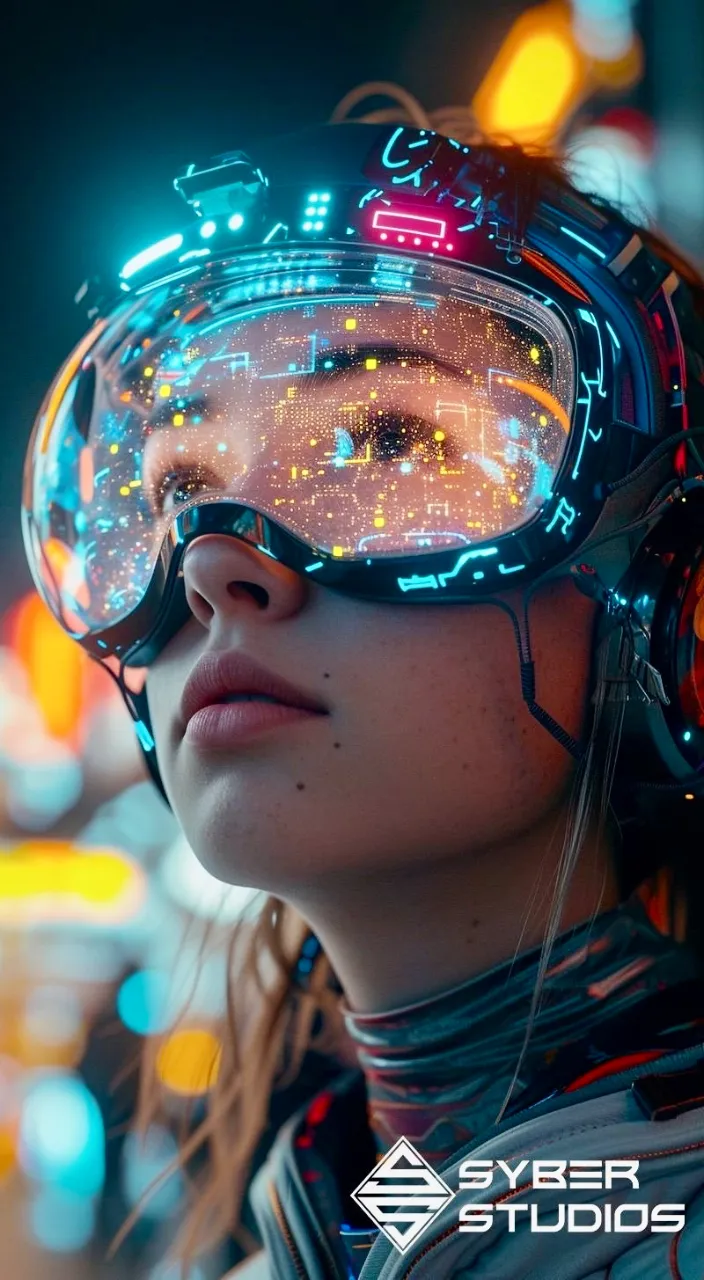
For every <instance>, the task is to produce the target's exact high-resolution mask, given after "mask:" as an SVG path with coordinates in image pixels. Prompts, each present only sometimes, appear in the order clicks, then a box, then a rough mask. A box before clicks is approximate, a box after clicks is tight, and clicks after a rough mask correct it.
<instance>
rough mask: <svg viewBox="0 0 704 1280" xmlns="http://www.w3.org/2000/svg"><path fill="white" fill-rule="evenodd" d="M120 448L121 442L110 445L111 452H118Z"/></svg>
mask: <svg viewBox="0 0 704 1280" xmlns="http://www.w3.org/2000/svg"><path fill="white" fill-rule="evenodd" d="M119 448H120V446H119V444H111V445H110V452H111V453H117V451H118V449H119Z"/></svg>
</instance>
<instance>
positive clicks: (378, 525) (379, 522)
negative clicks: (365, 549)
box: [374, 516, 386, 529]
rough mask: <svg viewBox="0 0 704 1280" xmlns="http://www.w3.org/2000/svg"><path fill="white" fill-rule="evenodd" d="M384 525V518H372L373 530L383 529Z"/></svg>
mask: <svg viewBox="0 0 704 1280" xmlns="http://www.w3.org/2000/svg"><path fill="white" fill-rule="evenodd" d="M385 524H386V520H385V519H384V517H383V516H375V517H374V528H375V529H383V528H384V525H385Z"/></svg>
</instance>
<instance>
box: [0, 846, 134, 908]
mask: <svg viewBox="0 0 704 1280" xmlns="http://www.w3.org/2000/svg"><path fill="white" fill-rule="evenodd" d="M144 892H145V878H144V873H143V872H142V870H141V868H140V867H138V866H137V865H136V864H135V863H133V862H132V861H131V859H129V858H127V857H126V856H125V855H124V854H122V853H119V852H116V851H113V850H109V849H108V850H106V849H89V848H83V847H82V846H80V845H72V844H71V843H70V841H64V840H49V839H47V840H44V841H40V840H36V841H32V840H28V841H24V842H22V843H21V844H19V845H16V846H15V847H14V848H12V849H10V850H8V849H5V850H4V851H3V857H2V859H0V923H3V924H22V925H26V924H28V923H30V922H32V921H37V920H64V921H89V922H92V923H99V922H101V921H102V922H106V923H107V922H115V921H125V920H130V919H132V918H133V916H134V915H135V913H136V911H138V910H139V908H140V907H141V905H142V902H143V900H144Z"/></svg>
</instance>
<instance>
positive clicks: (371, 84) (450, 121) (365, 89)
mask: <svg viewBox="0 0 704 1280" xmlns="http://www.w3.org/2000/svg"><path fill="white" fill-rule="evenodd" d="M372 97H386V98H392V99H393V101H394V102H396V103H397V106H395V107H380V108H379V109H378V110H375V111H368V112H365V113H364V115H362V116H357V117H355V119H357V120H360V121H363V122H365V123H369V124H394V123H397V124H398V123H399V121H401V122H402V123H404V124H415V125H417V126H418V127H419V128H420V129H433V130H434V131H435V132H436V133H440V134H443V135H444V136H445V137H450V138H454V139H456V141H458V142H463V143H472V144H478V143H479V142H481V140H482V134H481V130H480V129H479V126H478V124H477V120H476V116H475V115H474V112H473V111H472V108H471V107H470V106H460V105H457V106H447V107H438V108H437V109H436V110H434V111H426V110H425V108H424V107H423V106H422V104H421V103H420V102H419V101H418V99H417V98H415V97H414V96H413V94H411V93H409V92H408V90H406V89H404V88H403V87H402V86H401V85H398V84H394V83H392V82H391V81H390V80H368V81H366V82H365V83H364V84H360V85H357V87H356V88H354V89H351V90H350V92H349V93H346V94H345V96H344V98H342V99H341V100H340V101H339V102H338V104H337V106H336V107H335V110H334V111H333V113H332V115H331V117H330V122H331V124H343V123H345V122H346V121H349V119H350V112H351V111H352V110H353V108H354V107H356V106H357V105H358V104H359V103H360V102H363V101H364V99H365V98H372Z"/></svg>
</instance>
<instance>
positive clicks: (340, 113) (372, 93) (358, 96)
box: [330, 80, 432, 129]
mask: <svg viewBox="0 0 704 1280" xmlns="http://www.w3.org/2000/svg"><path fill="white" fill-rule="evenodd" d="M372 97H384V98H392V99H393V100H394V101H395V102H398V104H399V105H400V106H402V107H403V108H404V109H405V111H406V112H407V114H408V116H409V118H410V120H411V121H412V122H413V124H416V125H418V128H419V129H430V128H431V127H432V126H431V122H430V117H429V116H428V114H427V112H426V111H424V109H423V107H422V106H421V104H420V102H419V101H418V99H417V98H414V96H413V94H412V93H409V92H408V90H407V89H404V88H402V87H401V85H400V84H394V83H393V81H391V80H367V81H366V82H365V83H364V84H359V85H357V87H356V88H355V89H350V91H349V93H346V94H345V96H344V98H341V99H340V101H339V102H338V104H337V106H336V107H335V110H334V111H333V113H332V115H331V116H330V123H331V124H342V123H343V121H345V120H348V119H349V114H350V111H351V110H352V108H353V107H356V106H357V105H358V103H360V102H363V101H364V99H365V98H372Z"/></svg>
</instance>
